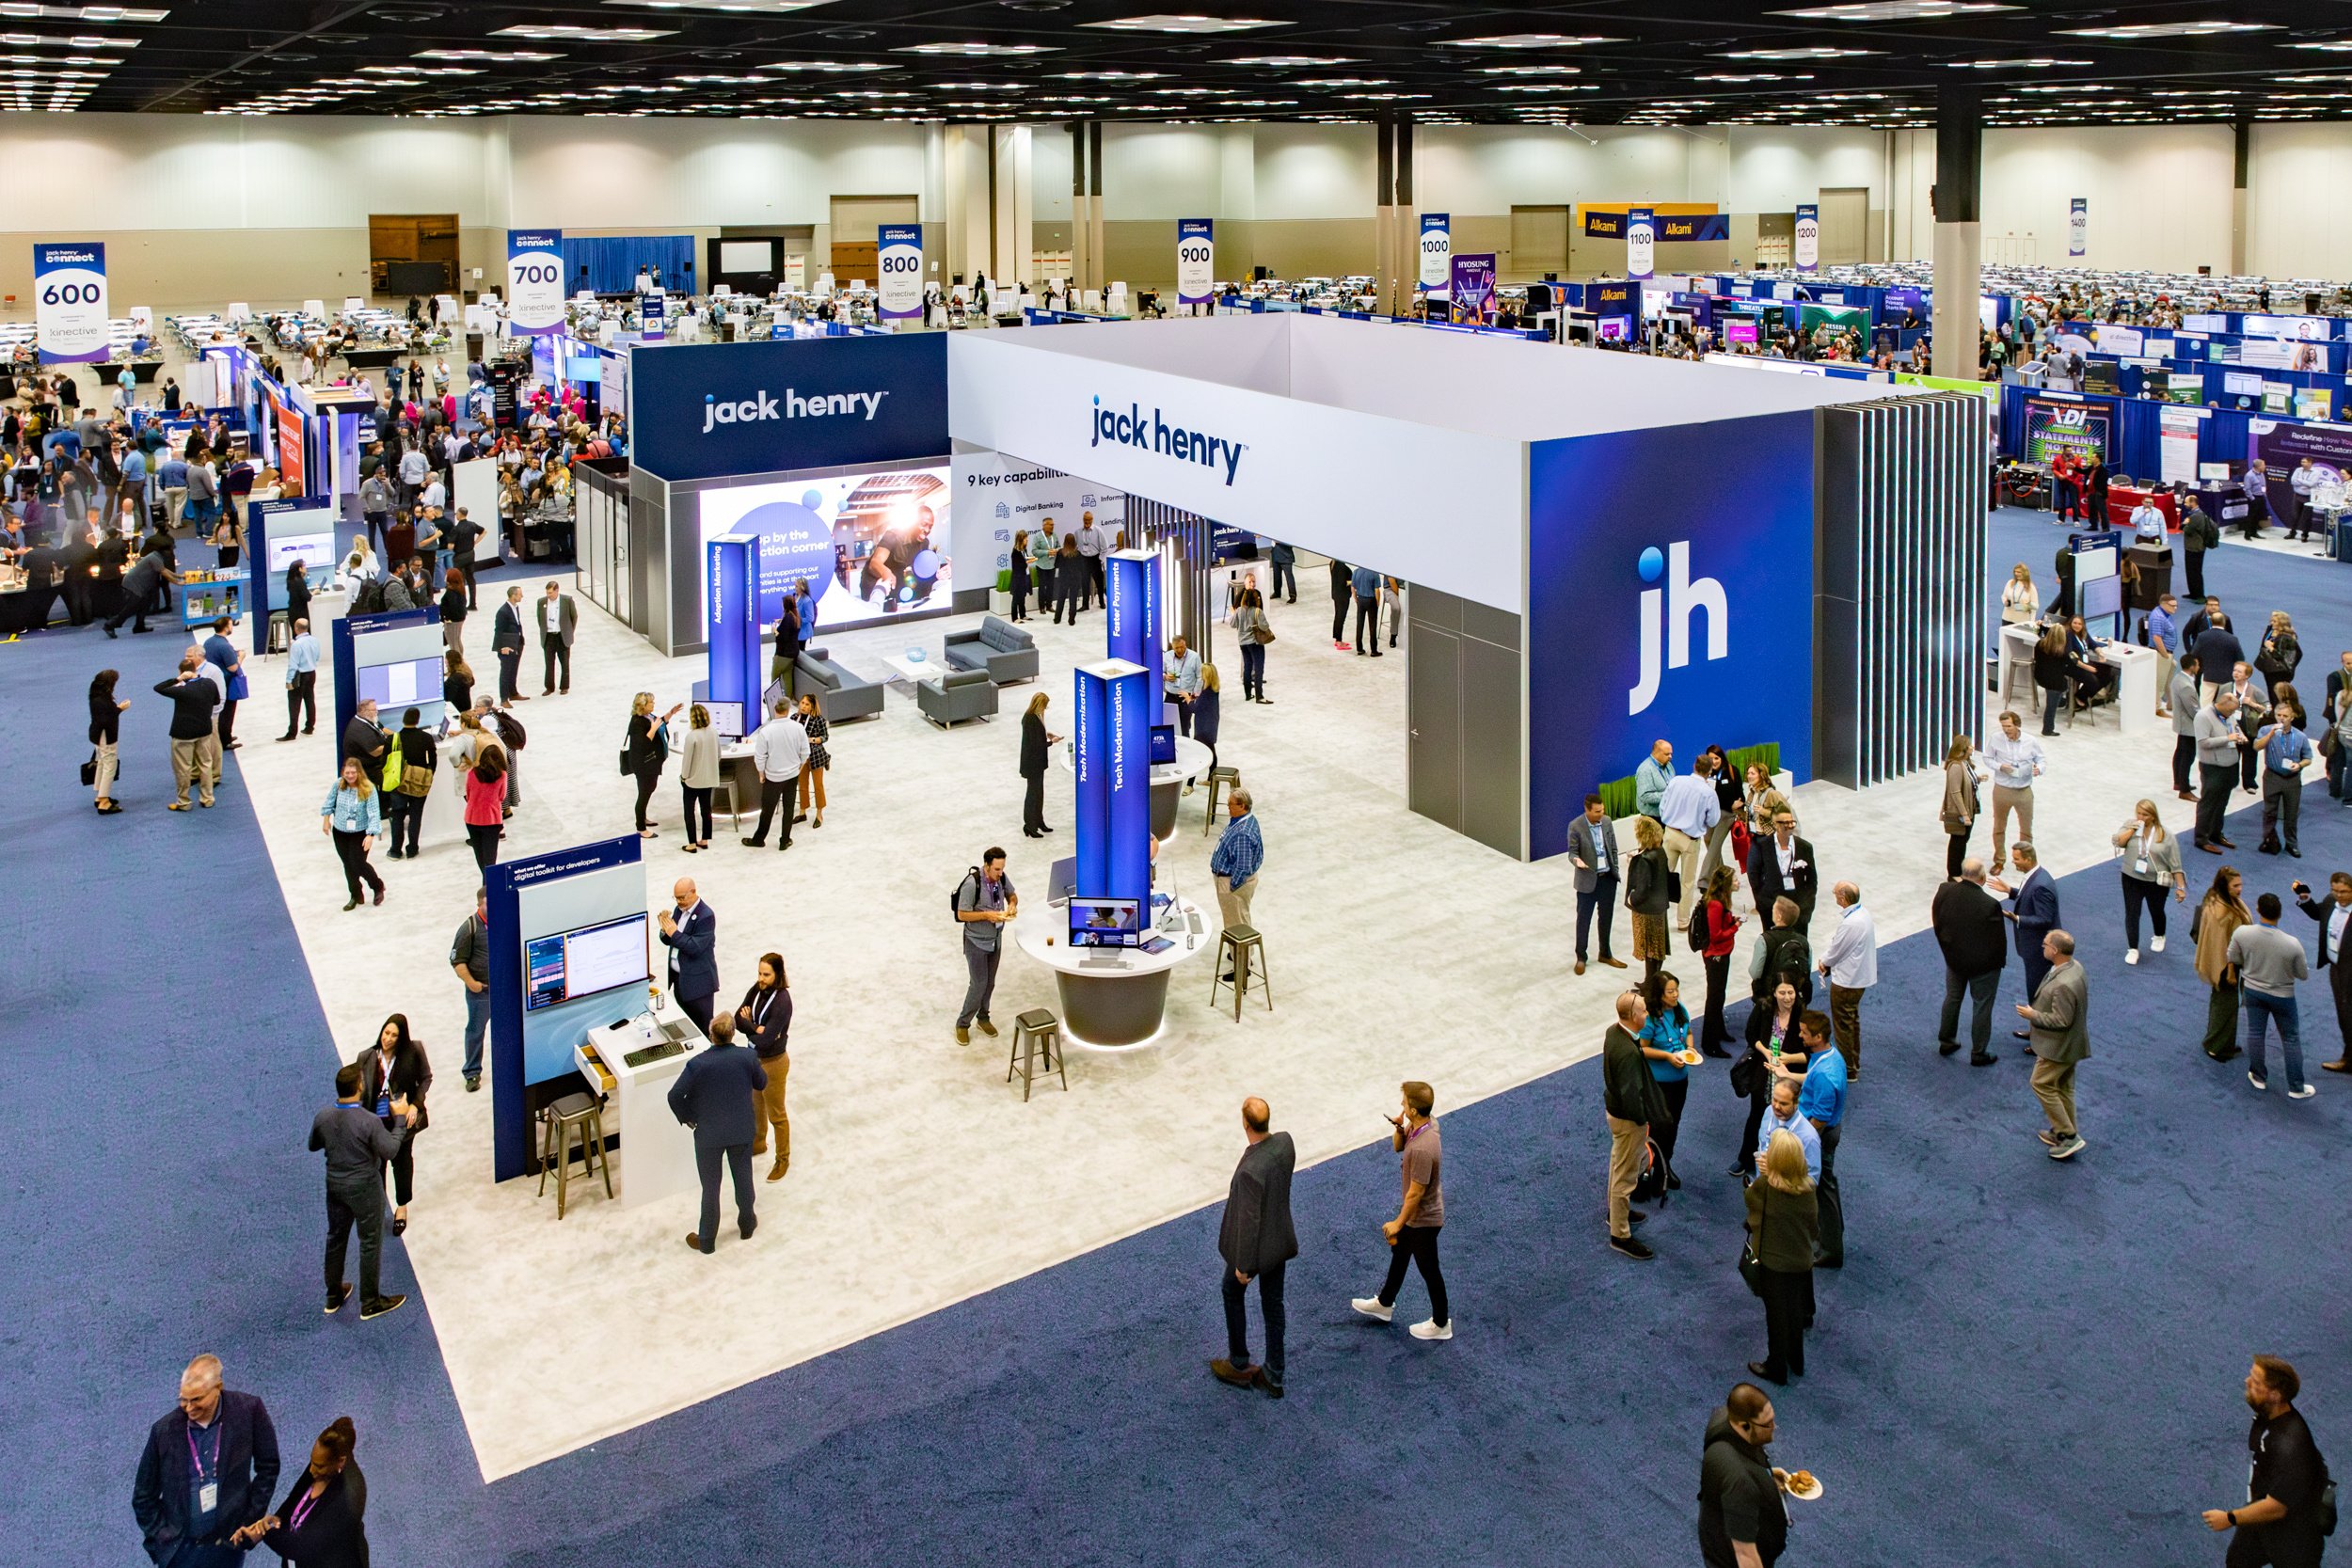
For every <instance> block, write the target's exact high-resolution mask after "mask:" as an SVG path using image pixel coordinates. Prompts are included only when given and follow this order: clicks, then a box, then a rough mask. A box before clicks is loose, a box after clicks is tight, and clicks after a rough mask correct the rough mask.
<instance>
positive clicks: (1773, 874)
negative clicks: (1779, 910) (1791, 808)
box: [1748, 833, 1821, 930]
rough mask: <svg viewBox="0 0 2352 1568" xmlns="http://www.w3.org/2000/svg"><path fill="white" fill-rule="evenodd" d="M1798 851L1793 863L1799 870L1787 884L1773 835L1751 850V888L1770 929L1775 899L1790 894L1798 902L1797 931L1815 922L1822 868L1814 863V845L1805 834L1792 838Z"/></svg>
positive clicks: (1763, 838) (1766, 837)
mask: <svg viewBox="0 0 2352 1568" xmlns="http://www.w3.org/2000/svg"><path fill="white" fill-rule="evenodd" d="M1790 842H1791V844H1792V845H1793V847H1794V852H1793V853H1792V854H1791V855H1790V857H1789V858H1790V860H1791V862H1792V863H1794V864H1795V871H1794V873H1793V874H1792V875H1791V876H1790V877H1789V879H1788V880H1787V881H1786V882H1783V881H1782V880H1781V876H1780V852H1779V851H1778V850H1777V849H1775V848H1774V847H1773V840H1772V834H1770V833H1766V834H1764V835H1763V836H1762V837H1760V838H1758V839H1757V840H1756V843H1755V844H1754V845H1753V846H1751V847H1750V848H1749V850H1748V889H1749V891H1750V892H1752V893H1754V894H1755V895H1756V911H1757V912H1758V913H1759V914H1760V915H1762V917H1763V919H1764V921H1765V924H1766V925H1767V926H1768V927H1769V926H1770V925H1771V922H1772V900H1773V899H1775V898H1778V897H1780V896H1781V895H1784V894H1786V895H1788V897H1791V898H1794V899H1795V900H1796V901H1797V928H1798V929H1799V930H1803V929H1804V927H1807V926H1810V925H1811V924H1812V923H1813V900H1814V898H1815V897H1816V896H1818V895H1820V891H1821V880H1820V867H1819V866H1817V865H1816V864H1815V863H1814V860H1813V842H1812V840H1810V839H1808V838H1806V837H1805V836H1804V834H1803V833H1796V834H1793V835H1791V839H1790Z"/></svg>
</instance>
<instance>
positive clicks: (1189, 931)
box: [1012, 895, 1216, 1046]
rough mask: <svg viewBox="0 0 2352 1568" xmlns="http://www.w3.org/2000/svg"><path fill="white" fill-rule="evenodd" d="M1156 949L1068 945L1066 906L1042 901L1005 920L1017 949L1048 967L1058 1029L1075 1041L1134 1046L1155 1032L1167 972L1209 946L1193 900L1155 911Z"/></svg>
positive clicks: (1208, 930) (1211, 927) (1210, 926)
mask: <svg viewBox="0 0 2352 1568" xmlns="http://www.w3.org/2000/svg"><path fill="white" fill-rule="evenodd" d="M1159 924H1160V927H1163V928H1155V929H1154V930H1153V931H1152V932H1150V933H1148V936H1150V937H1166V938H1167V939H1168V942H1169V943H1170V945H1169V947H1168V950H1167V951H1166V952H1163V953H1147V952H1145V951H1144V950H1143V949H1141V948H1139V947H1107V948H1106V947H1073V946H1071V945H1070V911H1069V908H1068V906H1067V905H1062V904H1043V905H1040V906H1038V907H1037V909H1036V912H1033V913H1028V914H1024V915H1022V916H1020V917H1019V918H1018V919H1016V920H1014V921H1013V922H1012V936H1013V940H1014V941H1016V942H1019V943H1020V944H1021V951H1022V952H1024V953H1026V954H1027V955H1028V956H1029V957H1030V958H1035V959H1036V960H1037V961H1038V962H1039V963H1041V964H1043V965H1044V966H1045V967H1046V968H1048V969H1050V970H1052V971H1053V972H1054V978H1055V983H1056V987H1057V990H1058V991H1059V993H1060V996H1061V1025H1062V1033H1063V1034H1064V1035H1065V1036H1066V1037H1068V1038H1069V1039H1070V1040H1072V1041H1073V1043H1075V1044H1078V1045H1097V1046H1119V1045H1140V1044H1142V1043H1143V1042H1144V1041H1146V1040H1149V1039H1150V1038H1151V1037H1152V1036H1154V1035H1156V1034H1158V1033H1159V1031H1160V1022H1161V1020H1162V1019H1163V1018H1164V1017H1165V1016H1166V1014H1167V1011H1168V975H1169V974H1171V973H1173V972H1174V970H1175V968H1176V966H1177V965H1178V964H1181V963H1183V962H1184V960H1185V959H1186V958H1191V957H1193V955H1195V954H1197V953H1206V952H1209V951H1211V950H1212V949H1214V948H1215V947H1216V925H1215V923H1214V922H1213V921H1212V920H1211V919H1210V918H1209V917H1207V916H1205V915H1203V914H1202V913H1201V911H1200V905H1198V904H1196V903H1193V902H1192V901H1191V900H1190V899H1187V898H1184V897H1183V896H1181V895H1180V896H1178V897H1176V898H1175V899H1173V901H1172V902H1171V903H1170V904H1169V905H1168V908H1167V909H1166V910H1164V911H1161V916H1160V923H1159Z"/></svg>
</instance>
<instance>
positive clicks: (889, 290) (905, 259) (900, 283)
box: [875, 223, 923, 322]
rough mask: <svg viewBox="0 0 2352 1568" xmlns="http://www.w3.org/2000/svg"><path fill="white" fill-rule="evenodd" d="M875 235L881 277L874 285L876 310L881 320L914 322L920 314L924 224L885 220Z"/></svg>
mask: <svg viewBox="0 0 2352 1568" xmlns="http://www.w3.org/2000/svg"><path fill="white" fill-rule="evenodd" d="M877 237H878V238H879V240H880V241H881V245H880V248H879V249H878V250H877V251H876V253H875V266H876V267H877V268H878V269H879V270H880V279H879V281H878V282H877V283H876V285H875V308H876V312H877V313H878V314H879V315H880V316H881V317H882V320H884V321H886V322H888V321H914V320H917V319H919V318H920V317H921V316H922V314H923V226H922V225H921V224H919V223H885V224H883V225H882V227H881V229H880V230H877Z"/></svg>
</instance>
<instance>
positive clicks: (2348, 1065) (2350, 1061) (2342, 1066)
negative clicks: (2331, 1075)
mask: <svg viewBox="0 0 2352 1568" xmlns="http://www.w3.org/2000/svg"><path fill="white" fill-rule="evenodd" d="M2319 1065H2320V1066H2321V1067H2324V1068H2326V1069H2328V1071H2329V1072H2352V1058H2347V1057H2338V1058H2337V1059H2336V1060H2334V1061H2332V1062H2322V1063H2320V1064H2319Z"/></svg>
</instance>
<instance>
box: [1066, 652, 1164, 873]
mask: <svg viewBox="0 0 2352 1568" xmlns="http://www.w3.org/2000/svg"><path fill="white" fill-rule="evenodd" d="M1151 680H1152V675H1151V673H1149V672H1147V671H1143V670H1136V669H1129V670H1128V671H1126V672H1125V673H1122V674H1119V675H1116V676H1113V677H1112V678H1110V679H1108V680H1106V681H1104V697H1105V699H1106V712H1105V715H1104V730H1105V731H1106V732H1107V734H1108V736H1109V740H1110V756H1109V763H1110V768H1109V773H1108V778H1107V783H1108V785H1109V789H1108V794H1109V797H1110V812H1109V820H1110V840H1109V842H1108V844H1106V845H1105V846H1104V856H1103V871H1104V877H1105V879H1106V880H1105V881H1104V885H1103V886H1101V887H1099V888H1098V887H1089V886H1088V885H1087V884H1086V883H1085V882H1084V881H1080V882H1079V883H1078V888H1077V891H1078V892H1079V893H1080V894H1081V895H1087V896H1091V897H1105V898H1133V899H1136V900H1137V901H1138V902H1148V901H1149V899H1150V898H1151V896H1152V723H1153V721H1156V720H1157V719H1158V717H1159V713H1160V706H1161V705H1160V702H1159V699H1158V695H1157V693H1155V692H1153V691H1152V690H1151V689H1149V686H1148V684H1147V683H1149V682H1150V681H1151Z"/></svg>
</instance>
